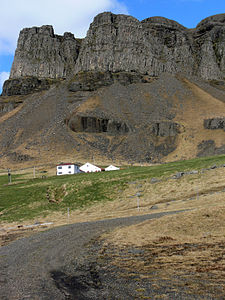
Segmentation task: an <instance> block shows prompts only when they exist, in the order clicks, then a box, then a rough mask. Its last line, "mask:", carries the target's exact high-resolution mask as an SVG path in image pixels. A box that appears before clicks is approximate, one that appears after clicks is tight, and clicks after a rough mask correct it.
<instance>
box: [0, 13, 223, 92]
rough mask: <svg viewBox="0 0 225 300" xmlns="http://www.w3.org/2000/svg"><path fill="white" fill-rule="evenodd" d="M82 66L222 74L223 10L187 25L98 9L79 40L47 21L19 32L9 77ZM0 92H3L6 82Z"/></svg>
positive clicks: (58, 73) (52, 74)
mask: <svg viewBox="0 0 225 300" xmlns="http://www.w3.org/2000/svg"><path fill="white" fill-rule="evenodd" d="M82 71H99V72H111V73H118V72H136V73H139V74H147V75H150V76H159V75H160V74H161V73H163V72H168V73H173V74H175V73H179V72H181V73H184V74H187V75H195V76H198V77H201V78H203V79H207V80H208V79H224V78H225V14H221V15H215V16H211V17H209V18H206V19H205V20H203V21H201V22H200V23H199V24H198V25H197V27H196V28H195V29H187V28H185V27H184V26H182V25H180V24H179V23H177V22H175V21H172V20H168V19H166V18H162V17H151V18H148V19H145V20H143V21H138V20H137V19H135V18H133V17H131V16H126V15H115V14H112V13H109V12H108V13H102V14H99V15H98V16H96V17H95V18H94V21H93V23H92V24H91V25H90V28H89V30H88V33H87V36H86V37H85V38H84V39H83V40H80V39H76V38H75V37H74V35H73V34H72V33H68V32H67V33H65V34H64V35H63V36H59V35H56V34H55V33H54V30H53V28H52V26H49V25H45V26H42V27H40V28H38V27H33V28H25V29H23V30H22V31H21V32H20V36H19V40H18V45H17V49H16V53H15V58H14V62H13V65H12V69H11V73H10V80H11V79H15V78H26V77H37V78H38V79H41V78H52V79H58V78H63V79H65V78H69V77H70V76H72V75H74V74H77V73H78V72H82ZM11 85H13V82H12V83H11ZM29 92H30V89H29V88H28V91H27V93H29ZM3 94H4V95H8V85H7V84H6V85H5V86H4V88H3Z"/></svg>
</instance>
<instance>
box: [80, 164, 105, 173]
mask: <svg viewBox="0 0 225 300" xmlns="http://www.w3.org/2000/svg"><path fill="white" fill-rule="evenodd" d="M80 170H81V171H83V172H85V173H89V172H101V169H100V168H99V167H96V166H94V165H92V164H90V163H86V164H84V165H83V166H81V167H80Z"/></svg>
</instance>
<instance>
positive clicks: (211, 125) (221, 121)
mask: <svg viewBox="0 0 225 300" xmlns="http://www.w3.org/2000/svg"><path fill="white" fill-rule="evenodd" d="M204 128H206V129H212V130H214V129H223V130H225V117H223V118H212V119H206V120H204Z"/></svg>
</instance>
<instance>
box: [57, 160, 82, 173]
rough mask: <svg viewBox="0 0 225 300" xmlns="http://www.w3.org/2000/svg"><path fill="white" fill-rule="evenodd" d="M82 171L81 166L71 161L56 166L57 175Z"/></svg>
mask: <svg viewBox="0 0 225 300" xmlns="http://www.w3.org/2000/svg"><path fill="white" fill-rule="evenodd" d="M77 173H81V171H80V168H79V166H77V165H75V164H71V163H66V164H64V163H63V164H59V165H57V167H56V175H71V174H77Z"/></svg>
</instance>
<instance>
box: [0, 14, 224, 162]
mask: <svg viewBox="0 0 225 300" xmlns="http://www.w3.org/2000/svg"><path fill="white" fill-rule="evenodd" d="M224 79H225V14H220V15H215V16H212V17H209V18H206V19H205V20H203V21H201V22H200V23H199V24H198V25H197V26H196V28H195V29H187V28H185V27H184V26H182V25H180V24H178V23H177V22H175V21H172V20H168V19H166V18H162V17H152V18H148V19H145V20H143V21H138V20H137V19H135V18H133V17H131V16H126V15H115V14H112V13H109V12H107V13H102V14H100V15H98V16H96V17H95V18H94V20H93V22H92V24H91V25H90V28H89V30H88V32H87V36H86V37H85V38H84V39H82V40H81V39H77V38H75V37H74V35H73V34H71V33H65V34H64V35H63V36H59V35H56V34H55V33H54V30H53V28H52V26H49V25H47V26H42V27H40V28H38V27H33V28H26V29H23V30H22V31H21V33H20V36H19V40H18V45H17V49H16V53H15V58H14V62H13V66H12V69H11V73H10V79H9V80H7V81H6V82H5V83H4V87H3V93H2V97H0V126H1V131H0V151H1V152H0V160H1V158H2V159H3V158H4V159H6V160H8V161H10V160H12V158H13V161H15V160H18V161H19V162H20V161H21V160H20V159H19V157H23V158H28V157H29V159H27V161H28V162H29V161H31V162H32V160H35V159H36V160H38V159H41V160H42V161H50V160H51V159H52V161H55V160H56V159H58V160H60V161H62V159H63V157H64V156H65V154H66V156H67V157H68V156H69V155H70V157H71V158H72V160H73V159H74V154H76V157H80V159H81V160H82V159H83V158H85V159H86V158H89V157H90V155H91V156H93V155H95V157H100V158H101V160H102V158H103V157H105V158H108V159H114V160H115V159H118V158H119V159H121V160H125V161H126V162H141V163H143V162H147V163H149V162H158V161H168V160H176V159H185V158H191V157H196V156H204V155H213V154H221V153H225V143H224V134H225V132H224V128H225V125H224V124H225V121H224V116H225V104H224V103H225V81H224ZM211 129H222V130H214V131H212V130H211ZM212 132H213V136H212ZM15 153H16V154H15ZM50 153H52V158H51V157H50V156H51V155H50ZM72 160H71V161H72ZM24 161H25V159H23V162H24Z"/></svg>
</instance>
